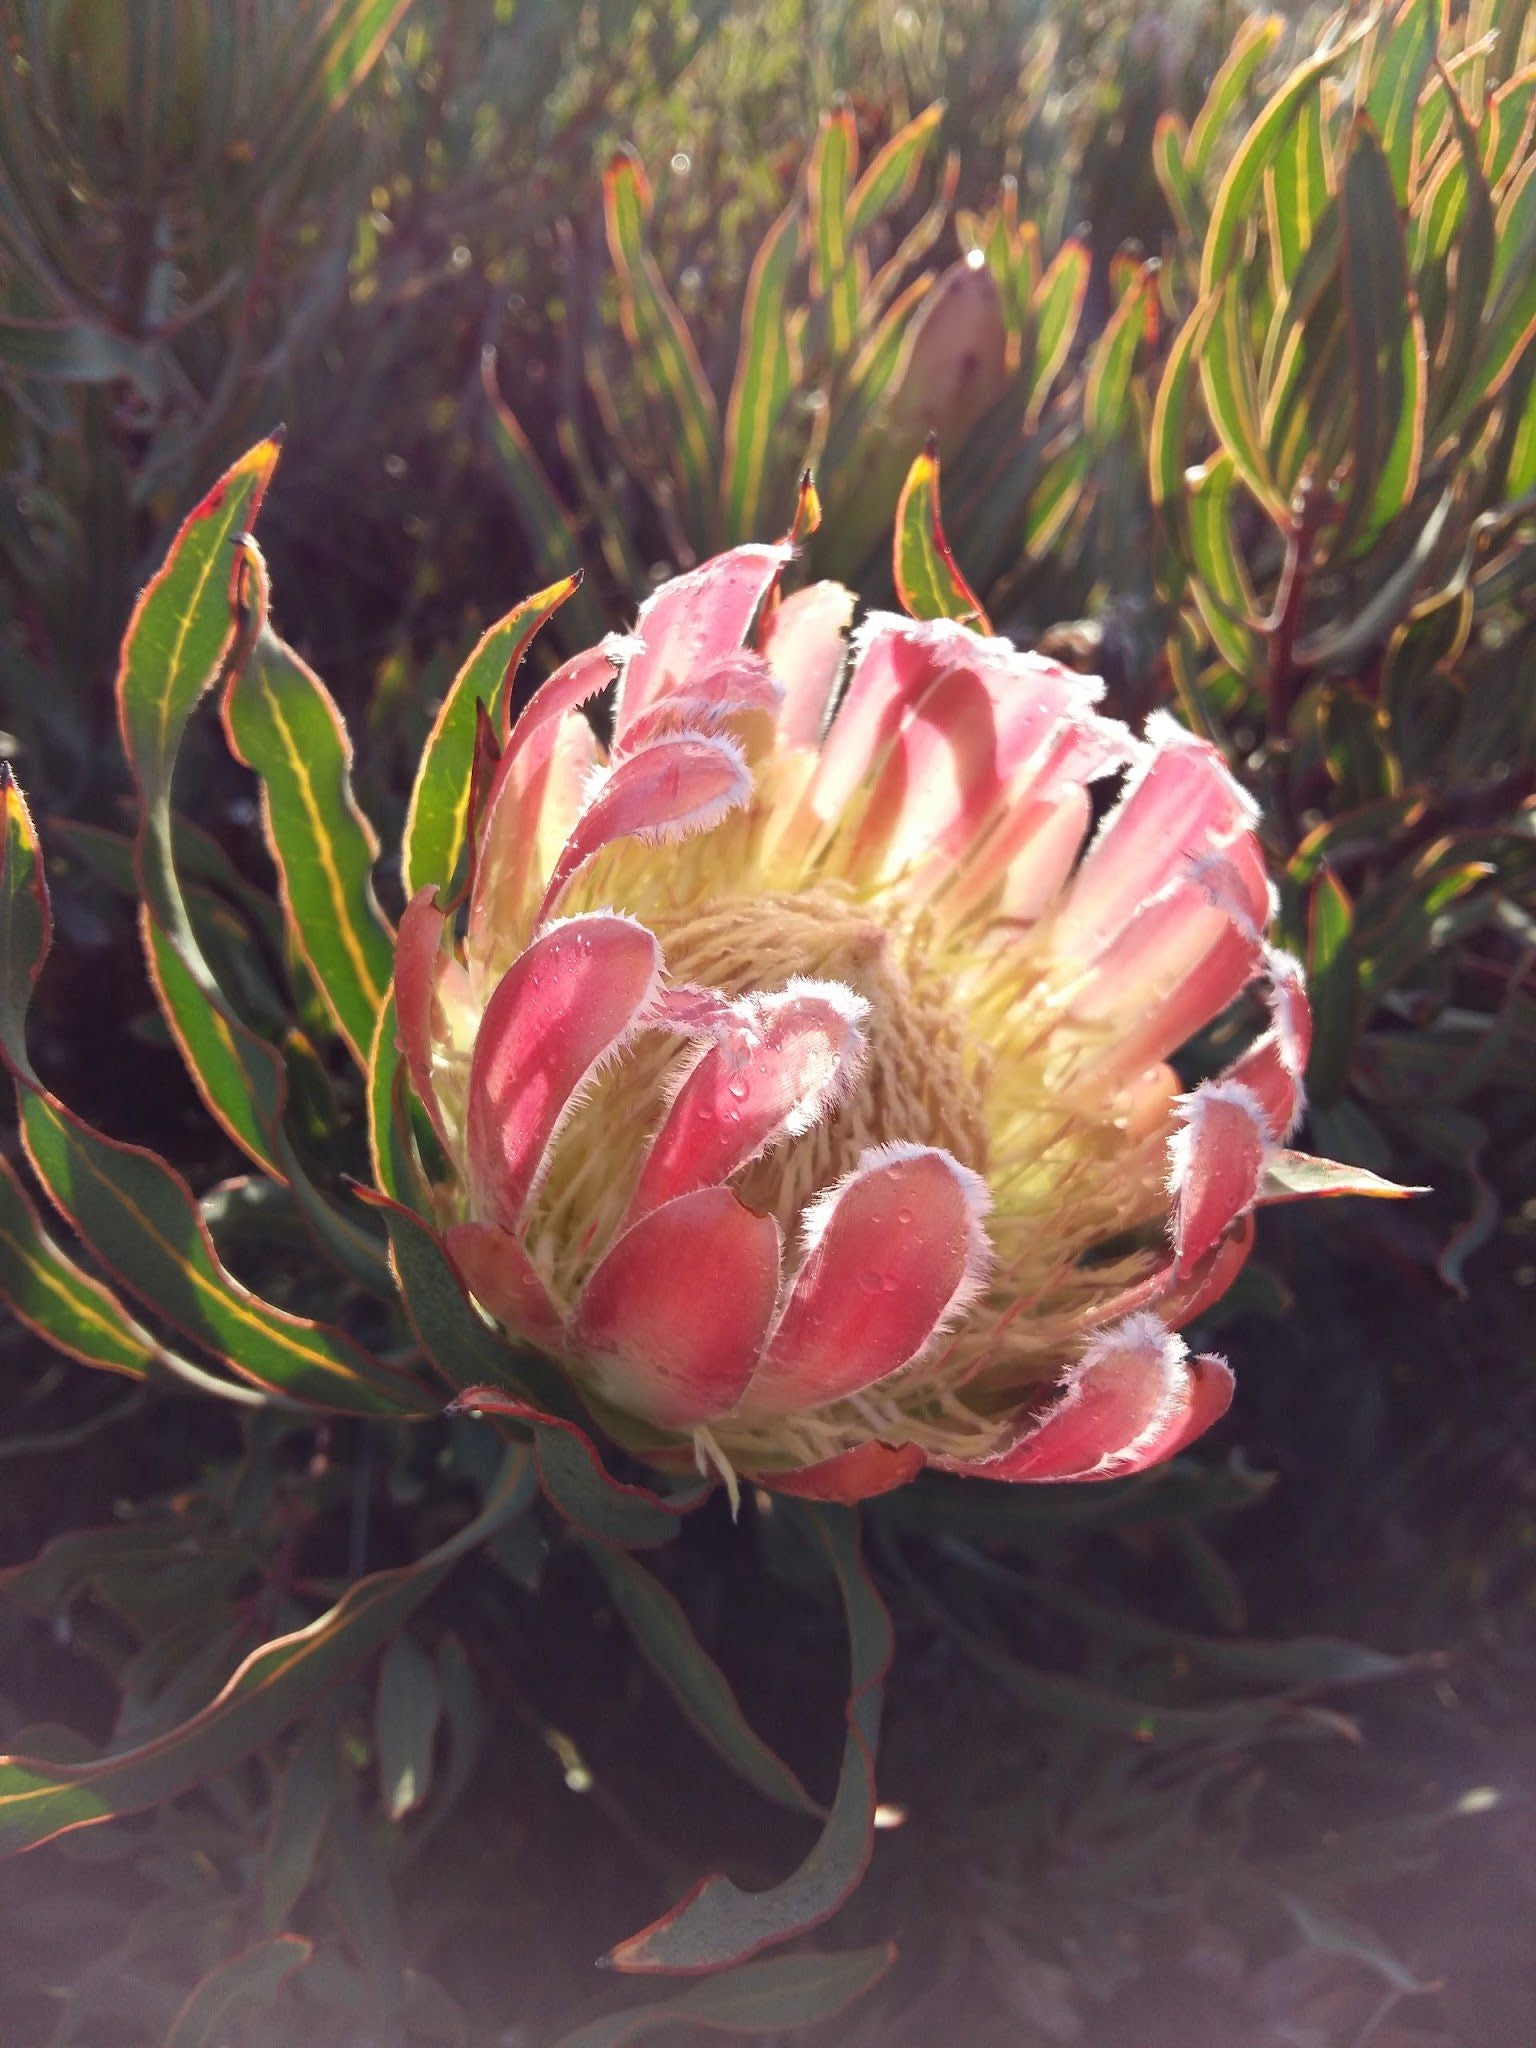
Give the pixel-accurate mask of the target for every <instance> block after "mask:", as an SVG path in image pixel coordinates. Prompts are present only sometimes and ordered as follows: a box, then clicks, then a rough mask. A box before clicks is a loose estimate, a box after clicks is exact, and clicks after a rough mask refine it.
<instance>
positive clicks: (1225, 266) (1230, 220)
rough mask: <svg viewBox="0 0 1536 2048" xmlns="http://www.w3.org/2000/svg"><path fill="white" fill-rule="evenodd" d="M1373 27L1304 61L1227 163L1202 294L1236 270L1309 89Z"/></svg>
mask: <svg viewBox="0 0 1536 2048" xmlns="http://www.w3.org/2000/svg"><path fill="white" fill-rule="evenodd" d="M1371 26H1372V23H1371V21H1370V20H1369V19H1367V20H1365V21H1362V22H1361V23H1360V24H1359V25H1358V26H1357V27H1356V28H1355V29H1354V30H1353V32H1352V33H1351V34H1349V35H1346V36H1345V37H1344V38H1343V39H1342V41H1340V42H1337V43H1335V44H1334V46H1333V47H1332V48H1331V49H1328V50H1323V51H1320V52H1319V54H1318V55H1317V56H1315V57H1313V58H1312V59H1311V60H1310V62H1308V63H1306V64H1302V65H1299V66H1298V67H1297V68H1296V70H1294V71H1293V72H1292V73H1291V74H1290V76H1289V77H1288V78H1287V79H1286V80H1285V81H1284V82H1283V84H1282V85H1281V86H1280V87H1279V89H1278V90H1277V91H1276V92H1275V93H1274V95H1273V96H1272V97H1271V98H1270V99H1269V100H1268V101H1267V102H1266V104H1265V106H1264V108H1263V110H1262V112H1261V113H1260V114H1259V117H1258V119H1257V120H1256V121H1255V122H1254V124H1253V126H1252V127H1251V128H1250V129H1249V130H1248V133H1247V134H1246V135H1245V136H1244V137H1243V140H1242V142H1241V143H1240V144H1239V146H1238V149H1237V153H1236V155H1235V156H1234V157H1233V159H1232V161H1231V163H1230V164H1228V166H1227V169H1226V174H1225V176H1224V177H1223V178H1222V181H1221V185H1220V187H1219V188H1218V190H1217V193H1216V199H1215V203H1214V204H1213V206H1212V208H1211V225H1210V227H1209V229H1208V230H1207V233H1206V237H1205V248H1204V250H1203V251H1202V253H1201V258H1200V291H1201V295H1202V296H1206V295H1208V294H1209V293H1211V292H1213V291H1215V289H1216V287H1217V286H1218V285H1219V284H1220V283H1221V282H1222V280H1223V279H1224V278H1226V277H1227V276H1228V275H1229V274H1230V273H1232V272H1233V271H1234V270H1235V269H1236V267H1237V265H1236V256H1237V251H1238V244H1239V243H1240V241H1241V240H1242V237H1243V234H1244V232H1245V231H1246V229H1247V226H1248V222H1249V219H1250V218H1251V216H1252V214H1253V211H1254V209H1255V207H1256V206H1257V204H1258V200H1259V195H1260V189H1261V186H1262V182H1263V177H1264V173H1265V171H1266V170H1267V169H1268V168H1269V165H1270V164H1271V163H1272V162H1273V161H1274V158H1275V155H1276V152H1277V151H1278V150H1279V148H1280V145H1281V143H1282V141H1283V140H1284V139H1285V137H1286V136H1287V135H1288V134H1289V132H1290V128H1291V124H1292V122H1293V121H1294V120H1295V119H1296V117H1297V115H1298V113H1299V111H1300V108H1301V105H1302V102H1303V101H1304V100H1305V98H1306V96H1307V94H1308V93H1309V92H1310V91H1311V90H1312V89H1313V87H1314V85H1315V84H1316V82H1317V80H1318V79H1320V78H1322V77H1323V76H1324V75H1325V73H1327V72H1329V71H1331V70H1332V69H1333V67H1334V66H1335V65H1336V64H1337V63H1338V62H1339V61H1340V59H1341V58H1343V57H1344V56H1345V55H1346V54H1347V53H1348V52H1349V51H1350V50H1352V49H1354V48H1355V47H1356V46H1357V45H1358V44H1359V43H1360V41H1361V40H1362V38H1363V37H1365V36H1366V35H1368V34H1369V33H1370V30H1371Z"/></svg>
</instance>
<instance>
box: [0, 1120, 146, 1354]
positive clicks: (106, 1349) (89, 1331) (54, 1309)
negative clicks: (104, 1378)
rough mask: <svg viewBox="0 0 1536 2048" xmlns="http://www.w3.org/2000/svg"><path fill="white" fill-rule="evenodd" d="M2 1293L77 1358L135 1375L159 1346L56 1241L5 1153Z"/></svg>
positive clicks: (0, 1218)
mask: <svg viewBox="0 0 1536 2048" xmlns="http://www.w3.org/2000/svg"><path fill="white" fill-rule="evenodd" d="M0 1300H3V1301H4V1303H5V1305H6V1307H7V1308H8V1309H9V1310H10V1312H11V1314H12V1315H13V1316H15V1318H16V1320H17V1321H18V1322H20V1323H24V1324H25V1325H26V1327H27V1328H28V1329H29V1330H31V1331H33V1332H34V1333H35V1334H36V1335H37V1336H39V1337H41V1338H42V1339H43V1340H44V1342H45V1343H48V1344H51V1345H52V1346H53V1347H54V1349H55V1350H56V1351H63V1352H66V1353H67V1354H68V1356H69V1357H71V1358H77V1359H79V1361H80V1363H81V1364H82V1365H93V1366H95V1367H97V1369H98V1370H100V1371H102V1372H116V1373H122V1374H123V1375H124V1376H125V1377H126V1378H128V1379H135V1380H141V1379H143V1378H144V1377H145V1376H146V1374H147V1373H148V1372H149V1369H150V1367H151V1365H152V1364H153V1363H154V1362H155V1359H156V1357H157V1355H158V1351H159V1347H158V1346H157V1345H156V1343H155V1341H154V1339H153V1338H152V1337H151V1336H150V1334H149V1332H148V1331H147V1330H144V1329H141V1328H140V1327H139V1325H138V1324H137V1323H136V1322H135V1321H134V1319H133V1317H132V1316H130V1315H129V1313H128V1311H127V1310H126V1309H125V1308H124V1307H123V1305H122V1303H121V1302H120V1301H119V1300H118V1299H117V1296H116V1295H115V1294H113V1293H112V1291H111V1289H110V1288H108V1287H104V1286H103V1285H102V1284H101V1282H100V1281H99V1280H96V1279H93V1278H92V1276H91V1275H90V1274H89V1273H87V1272H85V1271H84V1270H83V1268H82V1267H80V1266H78V1265H77V1264H76V1263H75V1261H74V1260H73V1259H72V1258H70V1257H69V1256H68V1254H67V1253H66V1252H64V1251H62V1250H61V1249H60V1247H59V1246H58V1245H56V1244H55V1243H54V1241H53V1239H52V1238H51V1237H50V1236H49V1235H48V1233H47V1231H46V1230H45V1229H44V1228H43V1223H42V1218H41V1217H40V1216H39V1215H38V1213H37V1210H36V1208H35V1207H34V1206H33V1203H32V1199H31V1197H30V1196H29V1195H28V1193H27V1191H26V1189H25V1188H24V1187H23V1186H22V1184H21V1181H20V1179H19V1178H18V1176H17V1173H16V1170H15V1168H14V1167H13V1166H12V1165H11V1164H10V1162H9V1160H7V1159H3V1158H0Z"/></svg>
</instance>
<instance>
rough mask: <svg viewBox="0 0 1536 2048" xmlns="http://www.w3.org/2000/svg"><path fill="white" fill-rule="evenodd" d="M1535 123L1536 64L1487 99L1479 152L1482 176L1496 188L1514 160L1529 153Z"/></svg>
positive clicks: (1479, 136)
mask: <svg viewBox="0 0 1536 2048" xmlns="http://www.w3.org/2000/svg"><path fill="white" fill-rule="evenodd" d="M1533 122H1536V65H1531V66H1529V67H1528V68H1527V69H1526V70H1524V71H1521V72H1519V73H1518V74H1517V75H1516V76H1515V77H1514V78H1511V79H1510V80H1509V81H1508V83H1507V84H1505V85H1501V86H1500V87H1499V89H1498V91H1497V92H1496V93H1495V94H1494V95H1493V97H1492V99H1491V100H1490V101H1489V102H1488V106H1487V108H1486V110H1485V111H1484V114H1483V118H1482V122H1481V124H1480V125H1479V128H1478V135H1477V142H1478V154H1479V156H1480V158H1481V160H1482V167H1483V176H1484V177H1485V178H1486V179H1487V181H1488V183H1489V185H1490V186H1493V187H1495V188H1497V187H1498V186H1499V185H1500V184H1501V183H1502V182H1503V180H1504V178H1505V177H1506V175H1507V174H1508V172H1509V171H1510V170H1511V169H1512V168H1513V166H1514V165H1515V164H1516V163H1519V162H1523V161H1524V160H1525V158H1526V156H1527V155H1528V154H1529V153H1530V145H1531V128H1532V124H1533Z"/></svg>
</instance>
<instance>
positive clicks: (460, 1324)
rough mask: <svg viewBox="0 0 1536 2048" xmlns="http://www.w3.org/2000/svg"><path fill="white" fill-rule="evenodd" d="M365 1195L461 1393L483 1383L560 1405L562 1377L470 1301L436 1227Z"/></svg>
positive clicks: (411, 1314) (404, 1295)
mask: <svg viewBox="0 0 1536 2048" xmlns="http://www.w3.org/2000/svg"><path fill="white" fill-rule="evenodd" d="M356 1193H357V1195H358V1198H359V1200H360V1201H363V1202H365V1203H367V1204H368V1206H369V1207H371V1208H374V1209H376V1210H378V1212H379V1213H380V1214H381V1215H382V1217H383V1219H384V1226H385V1228H386V1230H387V1231H388V1233H389V1262H390V1266H391V1268H392V1269H393V1271H394V1276H395V1284H396V1286H397V1287H398V1288H399V1290H400V1298H401V1301H402V1302H403V1303H404V1306H405V1313H406V1316H407V1318H408V1319H409V1321H410V1325H411V1328H412V1329H413V1330H414V1331H415V1332H416V1336H417V1339H418V1341H419V1342H420V1344H421V1347H422V1349H423V1350H424V1351H425V1352H426V1354H427V1357H428V1359H429V1360H430V1361H431V1363H432V1365H433V1366H434V1367H435V1368H436V1370H437V1371H438V1372H439V1373H440V1374H441V1376H442V1378H443V1380H444V1382H445V1383H446V1384H447V1385H448V1386H450V1387H453V1388H455V1389H458V1390H459V1391H462V1390H463V1389H465V1388H467V1387H477V1388H478V1387H480V1386H481V1385H482V1384H483V1383H489V1384H490V1385H492V1386H494V1387H497V1388H500V1389H505V1390H507V1391H509V1392H511V1393H512V1394H514V1395H515V1396H516V1397H517V1398H519V1399H523V1398H531V1399H533V1400H534V1401H536V1402H537V1403H538V1405H539V1407H540V1408H541V1409H542V1410H545V1411H548V1410H549V1409H550V1408H551V1407H554V1408H557V1409H558V1408H560V1407H561V1406H562V1399H561V1382H560V1380H559V1376H558V1375H557V1374H556V1373H554V1372H553V1371H552V1369H551V1368H550V1367H549V1366H547V1365H546V1364H545V1363H544V1362H543V1360H541V1359H540V1358H538V1357H537V1356H536V1355H535V1354H533V1353H531V1352H527V1351H518V1350H515V1349H514V1348H513V1347H512V1346H511V1345H510V1344H508V1343H507V1342H506V1341H505V1339H504V1338H502V1337H499V1336H498V1335H497V1334H496V1332H495V1331H494V1330H493V1329H492V1328H491V1325H490V1324H489V1323H488V1322H487V1321H486V1320H485V1318H484V1316H482V1315H481V1314H479V1312H478V1311H477V1310H476V1309H475V1308H473V1307H472V1306H471V1304H470V1299H469V1296H468V1295H467V1294H466V1293H465V1291H464V1285H463V1282H462V1281H461V1280H460V1279H459V1276H458V1274H457V1272H456V1271H455V1270H454V1266H453V1262H452V1260H451V1259H450V1258H449V1257H448V1254H447V1252H446V1251H445V1249H444V1248H443V1242H442V1239H441V1238H440V1237H439V1236H438V1235H437V1232H436V1231H435V1230H433V1229H432V1227H431V1225H430V1224H428V1223H425V1222H423V1220H422V1218H421V1217H420V1216H418V1215H417V1214H416V1213H415V1212H414V1211H413V1210H411V1209H408V1208H405V1207H404V1206H403V1205H402V1204H401V1203H400V1202H398V1201H395V1200H393V1199H392V1198H390V1197H389V1196H387V1195H383V1194H376V1193H374V1192H373V1191H372V1190H371V1189H366V1188H359V1189H357V1190H356Z"/></svg>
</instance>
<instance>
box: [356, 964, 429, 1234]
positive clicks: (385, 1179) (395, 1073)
mask: <svg viewBox="0 0 1536 2048" xmlns="http://www.w3.org/2000/svg"><path fill="white" fill-rule="evenodd" d="M398 1028H399V1020H398V1018H397V1016H396V1014H395V998H394V996H393V994H391V995H390V996H389V997H388V998H387V999H386V1001H385V1004H384V1007H383V1009H382V1010H380V1012H379V1022H378V1028H377V1030H376V1031H375V1032H374V1037H373V1053H372V1056H371V1058H370V1059H369V1062H368V1156H369V1159H370V1160H371V1162H372V1165H373V1178H374V1182H375V1184H376V1185H377V1186H378V1187H379V1188H381V1189H382V1190H383V1192H384V1193H385V1194H386V1195H388V1196H389V1197H390V1199H391V1200H392V1201H395V1202H401V1203H404V1205H405V1206H406V1207H407V1208H408V1209H415V1210H416V1211H417V1212H418V1213H425V1212H426V1210H427V1209H428V1208H429V1207H430V1197H429V1194H428V1190H427V1185H426V1179H425V1176H424V1175H423V1173H422V1171H421V1167H420V1163H419V1162H418V1160H417V1158H416V1153H415V1149H414V1147H413V1146H412V1144H411V1133H410V1114H411V1112H410V1097H409V1081H408V1079H407V1076H406V1072H405V1061H404V1059H403V1058H402V1056H401V1052H400V1047H399V1045H398V1043H397V1042H396V1037H397V1032H398ZM391 1270H393V1269H391Z"/></svg>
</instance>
